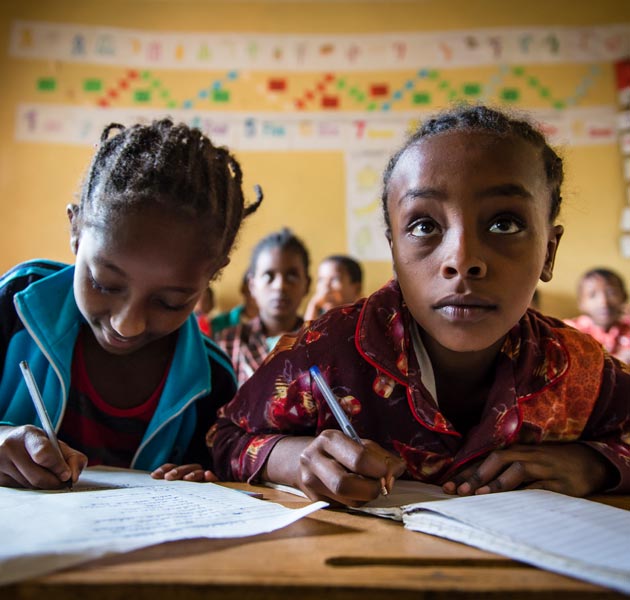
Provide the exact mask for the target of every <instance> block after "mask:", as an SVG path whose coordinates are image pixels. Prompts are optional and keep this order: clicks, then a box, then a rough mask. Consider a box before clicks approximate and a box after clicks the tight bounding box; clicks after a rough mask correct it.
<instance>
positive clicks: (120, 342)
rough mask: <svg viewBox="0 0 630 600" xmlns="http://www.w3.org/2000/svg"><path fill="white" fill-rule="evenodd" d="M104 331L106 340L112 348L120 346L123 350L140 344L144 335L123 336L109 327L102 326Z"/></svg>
mask: <svg viewBox="0 0 630 600" xmlns="http://www.w3.org/2000/svg"><path fill="white" fill-rule="evenodd" d="M101 331H102V332H103V338H104V339H105V342H106V343H107V344H108V345H109V346H111V347H112V348H119V349H121V350H127V349H129V348H133V347H135V346H137V345H138V343H139V341H140V340H141V337H142V336H135V337H131V338H127V337H122V336H120V335H118V334H117V333H114V332H113V331H110V330H109V329H105V328H104V327H102V328H101Z"/></svg>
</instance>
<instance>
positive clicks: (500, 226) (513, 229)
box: [489, 216, 525, 234]
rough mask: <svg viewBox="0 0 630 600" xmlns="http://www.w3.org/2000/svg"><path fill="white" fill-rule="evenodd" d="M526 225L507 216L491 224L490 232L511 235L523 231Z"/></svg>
mask: <svg viewBox="0 0 630 600" xmlns="http://www.w3.org/2000/svg"><path fill="white" fill-rule="evenodd" d="M523 229H525V225H524V224H523V223H522V222H521V221H520V220H518V219H516V218H515V217H510V216H505V217H498V218H497V219H495V220H494V221H493V222H492V223H491V224H490V228H489V231H490V232H491V233H499V234H511V233H518V232H519V231H523Z"/></svg>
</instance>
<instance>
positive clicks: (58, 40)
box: [10, 21, 630, 71]
mask: <svg viewBox="0 0 630 600" xmlns="http://www.w3.org/2000/svg"><path fill="white" fill-rule="evenodd" d="M10 52H11V55H12V56H14V57H19V58H26V59H43V60H59V61H65V62H79V63H91V64H101V65H131V66H136V67H143V68H153V67H157V66H159V67H162V68H168V69H202V70H207V69H212V68H225V65H230V68H231V69H247V70H250V71H251V70H260V69H263V70H269V69H281V70H285V71H294V70H295V71H304V70H311V71H326V70H330V69H333V70H345V71H352V70H369V71H377V70H391V69H413V68H416V67H417V66H418V57H422V62H423V63H424V64H425V65H431V66H433V67H444V66H450V67H456V66H460V67H461V66H481V65H489V64H497V63H501V64H508V65H509V64H514V63H520V62H526V63H528V64H533V63H549V64H553V63H555V64H561V63H567V62H572V63H575V62H600V61H608V62H610V61H615V60H618V59H620V58H623V57H627V56H628V55H629V54H630V25H629V24H621V25H609V26H601V27H562V26H554V27H497V28H492V29H474V30H462V31H437V32H428V33H425V32H401V33H379V34H351V35H309V34H300V35H296V34H278V33H273V34H262V33H236V32H234V33H229V32H226V33H175V32H161V31H155V32H154V31H144V30H135V29H122V28H112V27H103V26H90V25H79V24H63V23H46V22H39V21H15V22H14V23H13V24H12V27H11V38H10Z"/></svg>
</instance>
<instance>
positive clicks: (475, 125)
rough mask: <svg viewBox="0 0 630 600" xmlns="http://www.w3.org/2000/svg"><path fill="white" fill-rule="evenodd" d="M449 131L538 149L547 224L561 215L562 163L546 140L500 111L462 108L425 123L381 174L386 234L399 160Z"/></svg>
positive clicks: (476, 107) (480, 107)
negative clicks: (545, 189)
mask: <svg viewBox="0 0 630 600" xmlns="http://www.w3.org/2000/svg"><path fill="white" fill-rule="evenodd" d="M448 131H483V132H487V133H495V134H497V135H500V136H510V135H512V136H515V137H518V138H521V139H522V140H525V141H526V142H529V143H530V144H532V145H533V146H534V147H535V148H538V149H540V151H541V158H542V160H543V165H544V169H545V175H546V176H547V184H548V185H549V187H550V188H551V209H550V214H549V221H550V222H553V221H555V219H556V217H557V216H558V214H559V213H560V204H561V203H562V196H561V193H560V188H561V186H562V181H563V179H564V170H563V166H562V159H561V158H560V157H559V156H558V155H557V154H556V152H555V151H554V150H553V149H552V148H551V147H550V146H549V144H548V143H547V140H546V139H545V136H544V135H543V134H542V133H540V131H538V130H537V129H536V128H535V127H534V126H533V125H532V124H531V123H528V122H527V121H524V120H519V119H515V118H512V117H510V116H508V115H507V114H505V113H503V112H501V111H498V110H495V109H492V108H488V107H487V106H468V105H462V106H458V107H456V108H454V109H452V110H449V111H445V112H443V113H440V114H438V115H436V116H435V117H432V118H430V119H427V120H426V121H424V122H423V123H422V124H421V125H420V127H419V128H418V129H417V130H416V131H415V132H414V133H413V134H412V135H411V136H410V137H409V138H408V139H407V141H406V142H405V144H404V146H403V147H402V148H400V150H398V151H397V152H396V153H395V154H394V155H393V156H392V157H391V158H390V160H389V162H388V164H387V167H386V168H385V172H384V174H383V193H382V196H381V204H382V210H383V216H384V218H385V225H386V227H387V231H389V229H390V227H391V224H390V221H389V211H388V208H387V196H388V193H389V189H388V187H389V181H390V179H391V176H392V173H393V171H394V168H395V167H396V164H397V163H398V161H399V160H400V157H401V156H402V155H403V154H404V153H405V152H406V151H407V149H408V148H410V147H411V146H414V145H416V144H418V143H420V142H421V141H422V140H423V139H424V138H428V137H432V136H435V135H438V134H440V133H446V132H448Z"/></svg>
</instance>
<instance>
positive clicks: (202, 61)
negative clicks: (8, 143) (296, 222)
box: [9, 21, 630, 260]
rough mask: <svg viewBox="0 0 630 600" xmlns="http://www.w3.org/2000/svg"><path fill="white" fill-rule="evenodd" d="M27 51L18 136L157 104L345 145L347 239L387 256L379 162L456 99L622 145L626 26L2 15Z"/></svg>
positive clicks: (311, 143)
mask: <svg viewBox="0 0 630 600" xmlns="http://www.w3.org/2000/svg"><path fill="white" fill-rule="evenodd" d="M9 52H10V56H11V58H12V59H14V60H17V61H21V62H23V63H24V64H28V65H29V67H30V68H29V70H28V72H29V73H33V76H32V78H30V79H29V78H22V79H21V81H20V82H19V85H20V86H22V87H21V89H20V98H21V99H22V100H21V101H20V103H19V104H18V106H17V108H16V115H15V137H16V139H18V140H20V141H24V142H30V143H42V144H89V145H93V144H94V143H95V141H96V140H97V139H98V135H99V133H100V131H101V129H102V127H103V126H104V125H106V124H107V123H110V122H112V121H116V122H121V123H125V124H129V123H132V122H137V121H141V122H146V121H150V120H152V119H154V118H156V117H161V116H165V115H168V116H170V117H172V118H173V119H175V120H178V121H184V122H186V123H188V124H190V125H194V126H196V127H199V128H200V129H201V130H203V131H204V132H205V133H206V134H208V135H209V136H210V137H211V138H212V139H213V141H215V143H219V144H226V145H228V146H230V147H231V148H234V149H235V150H238V151H248V150H253V151H261V150H263V151H292V150H301V151H331V152H342V153H343V154H344V158H345V167H346V178H347V182H346V190H347V197H346V214H347V217H348V218H347V223H348V225H347V228H348V231H347V234H348V235H347V239H348V248H347V251H348V252H349V253H350V254H353V255H355V256H356V257H357V258H359V259H366V260H368V259H369V260H384V259H385V260H386V259H387V258H388V256H389V251H388V248H387V247H386V244H385V242H384V240H383V239H382V238H383V235H382V227H383V225H382V222H381V217H380V214H381V211H380V174H381V173H382V170H383V168H384V165H385V160H386V158H387V156H388V155H389V154H391V152H392V151H393V150H394V149H395V148H397V147H398V146H399V145H400V144H401V143H402V141H403V139H404V137H405V135H406V133H408V132H409V131H410V130H411V129H412V128H413V127H415V126H416V125H417V124H418V122H419V121H421V120H422V118H424V117H425V116H426V115H427V114H429V113H431V112H435V110H436V109H439V108H444V107H446V106H448V105H450V104H452V103H454V102H461V101H467V102H473V103H474V102H487V103H491V104H493V105H500V106H504V107H508V108H510V109H513V110H514V111H517V112H518V111H519V110H526V111H528V112H529V113H531V114H533V115H534V116H535V118H536V119H537V120H538V121H539V123H540V124H541V127H542V128H543V130H544V131H545V133H546V134H547V135H548V136H549V138H550V139H551V140H552V142H554V143H556V144H559V145H565V146H566V145H592V144H617V143H619V140H621V142H622V143H626V144H627V135H626V136H625V137H624V136H621V138H620V136H619V112H620V106H619V102H618V98H617V86H616V84H615V73H616V71H615V69H616V67H615V65H617V64H618V63H619V62H620V61H623V60H624V58H625V59H627V57H628V56H630V24H620V25H610V26H600V27H560V26H553V27H519V28H510V27H503V28H492V29H475V30H465V31H464V30H460V31H444V32H435V31H433V32H404V33H396V32H392V33H384V34H379V35H376V34H347V35H323V34H308V35H307V34H300V35H297V34H273V35H272V34H262V33H261V34H256V33H251V32H248V33H238V32H234V33H229V32H226V33H217V32H196V33H194V32H164V31H152V30H138V29H123V28H111V27H99V26H93V25H90V26H88V25H79V24H68V23H48V22H36V21H14V22H13V23H12V27H11V34H10V49H9Z"/></svg>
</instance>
